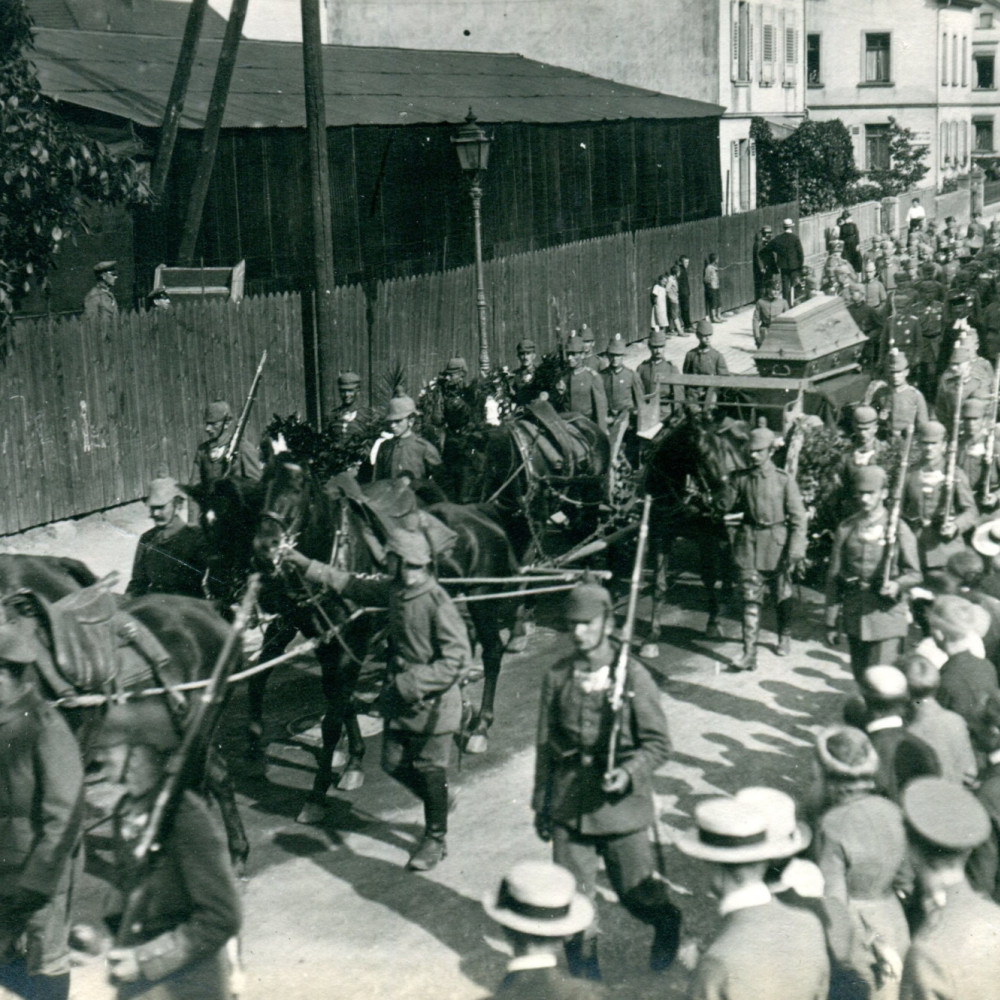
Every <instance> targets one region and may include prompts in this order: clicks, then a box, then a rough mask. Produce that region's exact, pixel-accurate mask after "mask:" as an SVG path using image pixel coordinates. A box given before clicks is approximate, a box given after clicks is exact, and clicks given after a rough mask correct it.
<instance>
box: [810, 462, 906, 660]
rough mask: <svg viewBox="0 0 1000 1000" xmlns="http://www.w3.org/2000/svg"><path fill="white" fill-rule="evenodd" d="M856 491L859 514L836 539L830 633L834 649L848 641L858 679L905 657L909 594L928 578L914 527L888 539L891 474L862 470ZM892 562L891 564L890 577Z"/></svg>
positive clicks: (828, 599) (874, 467)
mask: <svg viewBox="0 0 1000 1000" xmlns="http://www.w3.org/2000/svg"><path fill="white" fill-rule="evenodd" d="M852 486H853V492H854V503H855V506H856V509H857V513H856V514H853V515H851V516H850V517H848V518H847V519H846V520H845V521H842V522H841V523H840V524H839V525H838V527H837V530H836V532H835V533H834V536H833V550H832V552H831V554H830V568H829V570H828V572H827V579H826V627H827V641H828V642H830V644H831V645H836V644H837V642H838V640H839V637H840V635H846V636H847V646H848V649H849V651H850V656H851V670H853V671H854V676H855V679H857V678H859V677H860V676H861V673H862V672H863V671H864V670H865V669H866V668H867V667H869V666H872V665H873V664H876V663H892V662H893V661H894V660H895V658H896V657H897V656H898V655H899V653H900V650H901V649H902V644H903V640H904V639H905V638H906V634H907V632H908V631H909V627H910V616H909V609H908V607H907V603H906V592H907V590H908V589H909V588H910V587H913V586H916V585H917V584H919V583H920V582H921V580H922V575H921V572H920V556H919V554H918V552H917V540H916V538H915V537H914V535H913V532H912V531H911V530H910V528H909V526H908V525H907V524H905V523H903V522H900V524H899V526H898V529H897V530H898V537H897V538H896V539H894V540H890V539H889V538H888V531H889V512H888V511H887V510H886V508H885V496H886V473H885V470H884V469H883V468H881V467H880V466H878V465H868V466H863V467H861V468H859V469H856V470H855V472H854V476H853V483H852ZM890 542H892V543H893V544H892V545H891V546H890ZM890 551H891V557H890ZM887 558H891V562H890V564H889V567H888V569H889V572H888V576H887V575H886V559H887Z"/></svg>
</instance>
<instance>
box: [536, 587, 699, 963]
mask: <svg viewBox="0 0 1000 1000" xmlns="http://www.w3.org/2000/svg"><path fill="white" fill-rule="evenodd" d="M564 615H565V619H566V625H567V627H568V630H569V631H570V633H571V638H572V641H573V646H574V651H573V653H572V654H571V655H569V656H566V657H564V658H563V659H561V660H559V661H558V662H557V663H555V664H554V665H553V666H552V667H550V668H549V670H548V671H547V672H546V674H545V675H544V677H543V679H542V695H541V708H540V711H539V717H538V747H537V757H536V760H535V789H534V795H533V796H532V802H531V807H532V809H533V810H534V812H535V829H536V831H537V832H538V835H539V837H541V839H542V840H546V841H548V840H551V841H552V854H553V859H554V860H555V862H556V864H559V865H562V866H564V867H565V868H567V869H569V871H571V872H572V873H573V875H574V876H575V877H576V880H577V884H578V885H579V886H580V890H581V891H582V892H583V893H584V894H585V895H586V896H587V897H588V898H589V899H590V900H591V901H593V900H594V899H595V897H596V894H597V886H596V880H597V866H598V860H599V859H600V858H602V857H603V858H604V861H605V863H606V865H607V871H608V876H609V878H610V879H611V884H612V887H613V888H614V890H615V892H616V893H617V894H618V898H619V899H620V900H621V902H622V904H623V905H624V906H625V908H626V909H627V910H628V911H629V912H630V913H631V914H632V916H634V917H635V918H636V919H638V920H641V921H643V923H646V924H650V925H651V926H652V927H653V929H654V936H653V945H652V949H651V951H650V956H649V961H650V967H651V968H653V969H654V970H657V971H659V970H663V969H665V968H667V966H669V965H670V963H671V962H672V961H673V959H674V956H675V955H676V952H677V947H678V943H679V939H680V925H681V914H680V911H679V910H678V909H677V908H676V907H675V906H674V905H673V904H672V903H671V902H670V899H669V895H668V893H667V886H666V883H665V882H664V881H662V879H660V878H658V877H657V875H656V865H655V863H654V861H653V851H652V846H651V844H650V840H649V825H650V823H651V822H655V820H654V816H653V795H652V781H653V773H654V772H655V771H656V769H657V768H658V767H659V766H660V765H661V764H663V763H664V762H665V761H666V759H667V755H668V754H669V752H670V739H669V736H668V734H667V721H666V718H665V717H664V714H663V709H662V707H661V705H660V693H659V691H658V690H657V687H656V685H655V684H654V683H653V680H652V678H651V677H650V675H649V673H648V672H647V670H646V668H645V667H644V666H642V664H641V663H639V662H638V661H637V660H633V659H631V658H630V659H629V660H628V661H627V665H626V677H625V697H624V699H623V702H622V706H621V709H620V710H621V711H622V713H623V716H622V722H621V728H620V734H621V735H620V738H619V742H618V744H617V745H616V747H615V752H614V761H613V766H612V761H611V748H610V745H609V744H610V734H611V730H612V722H613V715H614V713H613V710H612V705H611V696H612V693H613V690H614V683H615V665H616V662H617V660H618V652H619V651H618V648H617V644H616V643H615V642H614V641H613V640H612V639H611V632H612V629H613V628H614V611H613V608H612V604H611V595H610V594H609V593H608V592H607V590H605V589H604V588H603V587H601V586H598V585H597V584H596V583H591V582H588V581H584V582H581V583H579V584H578V585H577V586H576V587H574V588H573V590H571V591H570V592H569V595H568V598H567V600H566V605H565V608H564ZM596 935H597V926H596V922H595V924H594V925H592V926H591V927H589V928H587V929H586V930H585V931H583V932H582V933H581V934H580V935H577V936H576V937H574V938H573V939H572V940H571V941H570V942H569V943H568V944H567V947H566V956H567V959H568V961H569V967H570V972H571V973H572V974H573V975H576V976H581V977H583V978H588V979H598V978H600V965H599V961H598V956H597V937H596Z"/></svg>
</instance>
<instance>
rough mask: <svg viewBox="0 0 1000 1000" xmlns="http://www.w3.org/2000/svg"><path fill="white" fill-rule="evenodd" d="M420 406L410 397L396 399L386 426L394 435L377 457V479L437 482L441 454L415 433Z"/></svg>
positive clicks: (388, 410)
mask: <svg viewBox="0 0 1000 1000" xmlns="http://www.w3.org/2000/svg"><path fill="white" fill-rule="evenodd" d="M416 413H417V407H416V404H415V403H414V402H413V400H412V399H411V398H410V397H409V396H393V398H392V399H390V400H389V406H388V408H387V409H386V414H385V424H386V427H387V428H388V429H389V432H390V433H391V434H392V437H391V438H390V439H389V440H388V441H383V442H382V444H381V445H380V446H379V449H378V454H377V455H376V456H375V478H376V479H398V478H399V477H400V476H408V477H409V478H410V479H411V480H426V479H434V478H435V474H436V472H437V470H438V469H439V468H440V466H441V453H440V452H439V451H438V450H437V448H435V447H434V445H432V444H431V443H430V441H426V440H424V438H422V437H420V436H419V435H418V434H415V433H414V431H413V421H414V418H415V417H416Z"/></svg>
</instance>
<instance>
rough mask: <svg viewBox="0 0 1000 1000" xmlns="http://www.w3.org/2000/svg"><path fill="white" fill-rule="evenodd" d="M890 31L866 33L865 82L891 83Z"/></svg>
mask: <svg viewBox="0 0 1000 1000" xmlns="http://www.w3.org/2000/svg"><path fill="white" fill-rule="evenodd" d="M889 69H890V66H889V33H888V32H879V33H878V34H870V33H866V34H865V83H890V82H891V80H892V78H891V77H890V75H889Z"/></svg>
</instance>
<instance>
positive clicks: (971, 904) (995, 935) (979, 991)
mask: <svg viewBox="0 0 1000 1000" xmlns="http://www.w3.org/2000/svg"><path fill="white" fill-rule="evenodd" d="M902 807H903V816H904V818H905V819H906V826H907V835H908V838H909V843H910V860H911V862H912V863H913V867H914V869H915V871H916V876H917V880H918V882H919V884H920V888H921V890H922V897H923V899H924V901H925V911H926V916H925V917H924V919H923V922H922V924H921V925H920V927H919V928H918V929H917V931H916V933H915V934H914V936H913V940H912V941H911V943H910V950H909V951H908V952H907V955H906V960H905V962H904V965H903V978H902V983H901V986H900V997H901V1000H924V998H931V997H933V998H934V1000H965V998H969V1000H971V998H972V997H988V996H991V995H993V994H994V993H996V984H997V983H998V982H1000V907H998V906H997V905H996V903H994V902H992V901H991V900H988V899H986V898H984V897H983V896H980V895H979V894H978V893H977V892H976V891H975V890H974V889H973V888H972V886H970V885H969V882H968V880H967V879H966V875H965V867H966V863H967V861H968V860H969V855H970V853H971V852H972V851H973V850H974V849H975V848H976V847H978V846H979V845H980V844H982V843H983V842H984V841H985V840H986V839H987V838H988V837H989V836H990V833H991V831H990V819H989V816H988V815H987V813H986V810H985V809H984V808H983V807H982V805H981V804H980V803H979V802H978V801H977V799H976V797H975V795H973V794H972V792H970V791H968V790H966V789H964V788H961V787H960V786H959V785H956V784H953V783H952V782H950V781H946V780H945V779H944V778H918V779H917V780H916V781H913V782H911V784H910V785H909V787H908V788H906V790H905V791H904V792H903V798H902Z"/></svg>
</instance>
